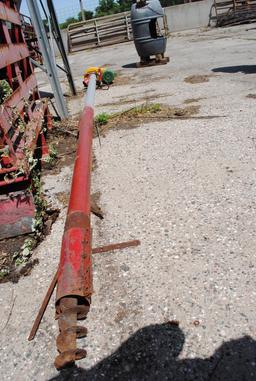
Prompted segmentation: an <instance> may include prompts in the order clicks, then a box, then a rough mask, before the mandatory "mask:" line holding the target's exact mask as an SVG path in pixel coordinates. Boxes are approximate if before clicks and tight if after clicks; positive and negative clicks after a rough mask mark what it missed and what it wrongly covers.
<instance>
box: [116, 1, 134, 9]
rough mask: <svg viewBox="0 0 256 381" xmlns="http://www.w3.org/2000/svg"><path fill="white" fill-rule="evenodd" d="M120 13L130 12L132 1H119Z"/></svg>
mask: <svg viewBox="0 0 256 381" xmlns="http://www.w3.org/2000/svg"><path fill="white" fill-rule="evenodd" d="M118 4H119V9H120V12H125V11H130V10H131V6H132V0H118Z"/></svg>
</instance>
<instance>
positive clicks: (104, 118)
mask: <svg viewBox="0 0 256 381" xmlns="http://www.w3.org/2000/svg"><path fill="white" fill-rule="evenodd" d="M109 118H110V115H109V114H107V113H106V112H102V113H101V114H99V115H97V116H96V118H95V122H96V123H97V125H99V126H102V125H103V124H107V123H108V121H109Z"/></svg>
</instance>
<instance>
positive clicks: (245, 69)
mask: <svg viewBox="0 0 256 381" xmlns="http://www.w3.org/2000/svg"><path fill="white" fill-rule="evenodd" d="M212 71H213V72H214V73H243V74H256V65H238V66H224V67H216V68H214V69H212Z"/></svg>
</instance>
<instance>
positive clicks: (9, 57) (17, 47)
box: [0, 43, 29, 69]
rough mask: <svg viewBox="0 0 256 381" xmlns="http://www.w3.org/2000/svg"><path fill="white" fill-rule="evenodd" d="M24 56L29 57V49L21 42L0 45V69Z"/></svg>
mask: <svg viewBox="0 0 256 381" xmlns="http://www.w3.org/2000/svg"><path fill="white" fill-rule="evenodd" d="M26 57H29V51H28V48H27V47H26V45H25V44H23V43H18V44H12V45H7V44H1V45H0V69H2V68H4V67H5V66H7V65H11V64H13V63H14V62H16V61H20V60H22V59H24V58H26Z"/></svg>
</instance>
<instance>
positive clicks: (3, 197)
mask: <svg viewBox="0 0 256 381" xmlns="http://www.w3.org/2000/svg"><path fill="white" fill-rule="evenodd" d="M0 50H1V54H0V214H1V219H0V239H3V238H7V237H13V236H16V235H19V234H25V233H29V232H31V231H32V224H33V218H34V215H35V205H34V201H33V195H32V193H31V191H30V190H29V189H30V183H31V170H32V168H34V167H35V166H36V165H38V163H40V159H41V158H42V156H43V155H44V154H46V153H47V147H46V143H45V131H46V128H45V127H49V126H50V123H51V119H50V115H49V113H48V108H47V103H46V102H45V101H44V100H42V99H40V95H39V92H38V87H37V82H36V77H35V74H34V71H33V67H32V65H31V62H30V53H29V50H28V47H27V45H26V42H25V39H24V35H23V31H22V25H21V20H20V15H19V13H18V11H17V9H16V7H15V4H14V1H12V0H6V1H1V2H0Z"/></svg>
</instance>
